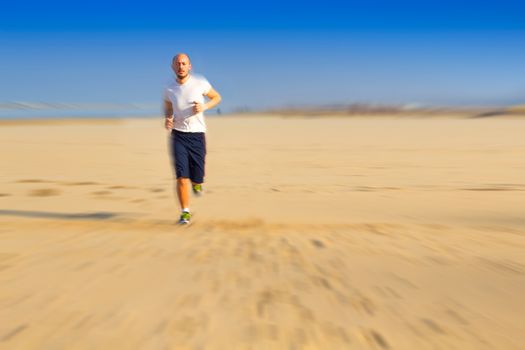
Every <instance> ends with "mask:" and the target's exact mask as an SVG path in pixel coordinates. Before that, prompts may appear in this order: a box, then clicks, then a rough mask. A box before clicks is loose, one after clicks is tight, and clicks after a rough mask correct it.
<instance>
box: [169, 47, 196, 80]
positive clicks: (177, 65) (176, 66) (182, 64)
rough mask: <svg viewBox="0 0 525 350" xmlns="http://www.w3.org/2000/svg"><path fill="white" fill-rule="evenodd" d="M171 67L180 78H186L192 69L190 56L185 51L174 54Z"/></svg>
mask: <svg viewBox="0 0 525 350" xmlns="http://www.w3.org/2000/svg"><path fill="white" fill-rule="evenodd" d="M171 69H173V72H175V74H176V75H177V78H178V80H185V79H186V78H187V77H188V76H189V73H190V71H191V62H190V56H188V55H187V54H185V53H179V54H176V55H175V56H173V59H172V61H171Z"/></svg>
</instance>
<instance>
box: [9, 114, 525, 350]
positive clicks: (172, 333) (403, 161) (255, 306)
mask: <svg viewBox="0 0 525 350" xmlns="http://www.w3.org/2000/svg"><path fill="white" fill-rule="evenodd" d="M524 126H525V120H520V119H510V118H509V119H497V118H496V119H490V118H488V119H471V120H465V119H431V120H421V119H406V120H405V119H403V120H400V119H394V118H384V117H383V118H374V119H373V120H370V119H363V118H350V119H344V118H334V119H331V118H322V119H312V118H309V119H301V118H294V119H283V118H278V117H251V118H233V117H225V118H215V119H212V118H211V119H209V129H210V131H209V135H208V145H209V153H208V173H207V182H206V190H207V193H206V196H205V197H203V198H197V199H194V200H193V202H192V208H193V209H194V210H195V222H194V224H193V225H192V226H191V227H189V228H181V227H177V226H175V225H174V223H175V221H176V219H177V207H176V205H175V201H174V198H173V187H172V186H173V184H172V183H173V179H172V173H171V168H170V163H169V158H168V153H167V152H166V133H165V132H164V131H163V130H162V128H161V121H159V120H151V119H128V120H119V121H112V122H107V121H100V122H97V121H92V120H91V121H86V122H84V123H83V122H82V121H75V122H72V123H71V122H58V121H55V122H53V123H45V122H39V123H36V124H31V123H27V122H24V123H9V124H2V125H1V126H0V145H1V149H2V150H3V151H2V152H1V153H0V154H1V157H0V161H1V164H3V167H2V177H1V187H0V222H1V225H0V242H1V245H0V285H1V286H2V287H1V288H0V348H2V349H45V348H52V349H521V348H523V345H522V344H521V341H520V336H521V334H523V332H524V331H525V326H524V325H523V322H522V319H523V314H524V313H525V303H523V301H522V299H523V295H525V255H524V254H523V251H524V248H525V216H524V215H523V208H524V207H525V205H524V204H525V200H524V198H525V197H524V193H525V192H524V191H525V182H524V180H523V179H525V176H524V175H525V164H524V163H523V159H524V156H525V141H524V139H523V137H522V133H523V128H524Z"/></svg>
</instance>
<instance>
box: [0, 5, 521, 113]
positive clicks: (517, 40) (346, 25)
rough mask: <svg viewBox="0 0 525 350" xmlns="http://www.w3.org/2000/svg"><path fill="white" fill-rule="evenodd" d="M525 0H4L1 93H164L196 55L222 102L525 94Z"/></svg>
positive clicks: (473, 99) (147, 100)
mask: <svg viewBox="0 0 525 350" xmlns="http://www.w3.org/2000/svg"><path fill="white" fill-rule="evenodd" d="M524 18H525V4H523V3H520V2H518V1H506V0H502V1H483V0H479V1H475V2H474V1H417V2H416V1H374V0H362V1H331V0H328V1H322V2H318V3H316V4H313V3H312V4H308V3H306V2H277V1H266V2H231V1H230V2H224V1H222V2H221V1H215V2H206V1H201V2H198V3H192V2H176V1H172V2H147V3H146V2H144V3H137V4H133V3H129V2H125V1H113V2H111V1H109V2H99V1H90V2H87V1H86V2H73V1H68V2H65V1H47V2H32V1H25V2H20V3H14V2H11V3H7V4H3V5H2V11H1V12H0V81H2V83H1V85H0V102H6V101H30V102H64V103H144V104H152V105H155V104H156V103H158V102H159V100H160V96H161V90H162V86H163V84H164V82H165V81H166V80H167V79H168V78H169V77H170V75H171V71H170V68H169V63H170V60H171V56H172V55H173V54H175V53H176V52H179V51H185V52H188V53H189V54H190V56H191V57H192V61H193V66H194V70H195V71H196V72H198V73H201V74H204V75H205V76H207V77H208V79H209V80H210V82H211V83H212V85H214V86H215V87H216V89H217V90H219V91H220V92H221V94H222V95H223V98H224V103H223V108H224V109H225V110H234V109H236V108H240V107H248V108H255V109H257V108H272V107H280V106H297V105H304V104H309V105H323V104H348V103H355V102H369V103H413V102H415V103H422V104H452V105H502V104H513V103H519V102H523V101H525V83H524V79H523V77H525V63H524V62H525V20H523V19H524Z"/></svg>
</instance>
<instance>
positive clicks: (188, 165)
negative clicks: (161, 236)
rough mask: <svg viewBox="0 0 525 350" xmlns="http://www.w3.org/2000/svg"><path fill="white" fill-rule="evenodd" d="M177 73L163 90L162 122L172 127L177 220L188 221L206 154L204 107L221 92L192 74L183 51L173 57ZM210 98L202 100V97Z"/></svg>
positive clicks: (199, 191) (213, 102)
mask: <svg viewBox="0 0 525 350" xmlns="http://www.w3.org/2000/svg"><path fill="white" fill-rule="evenodd" d="M171 68H172V69H173V72H174V73H175V75H176V79H174V80H173V82H171V83H170V84H169V85H168V86H167V87H166V89H165V91H164V119H165V121H164V125H165V127H166V129H168V130H171V154H172V157H173V164H174V166H175V173H176V176H177V197H178V199H179V203H180V207H181V210H182V213H181V215H180V220H179V224H182V225H187V224H189V223H190V221H191V211H190V188H192V189H193V193H194V194H195V195H197V196H200V195H202V183H203V182H204V165H205V158H206V138H205V133H206V124H205V122H204V111H205V110H207V109H210V108H213V107H215V106H216V105H218V104H219V102H221V95H219V93H218V92H217V91H215V89H213V88H212V86H211V85H210V83H209V82H208V81H207V80H206V79H205V78H204V77H200V76H194V75H191V74H190V73H191V62H190V58H189V56H188V55H187V54H185V53H179V54H177V55H176V56H175V57H173V60H172V63H171ZM205 96H206V97H207V98H208V99H209V101H208V102H205V99H204V97H205Z"/></svg>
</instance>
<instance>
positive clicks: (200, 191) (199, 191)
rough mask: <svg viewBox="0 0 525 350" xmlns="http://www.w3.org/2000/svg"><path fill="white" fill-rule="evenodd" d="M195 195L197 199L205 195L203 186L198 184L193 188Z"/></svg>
mask: <svg viewBox="0 0 525 350" xmlns="http://www.w3.org/2000/svg"><path fill="white" fill-rule="evenodd" d="M192 189H193V194H194V195H195V196H197V197H200V196H202V195H203V193H204V191H203V189H202V184H196V185H193V186H192Z"/></svg>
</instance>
